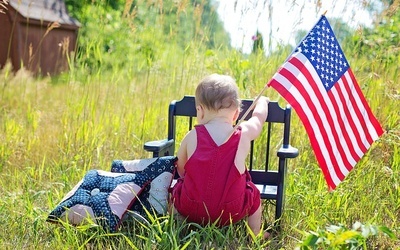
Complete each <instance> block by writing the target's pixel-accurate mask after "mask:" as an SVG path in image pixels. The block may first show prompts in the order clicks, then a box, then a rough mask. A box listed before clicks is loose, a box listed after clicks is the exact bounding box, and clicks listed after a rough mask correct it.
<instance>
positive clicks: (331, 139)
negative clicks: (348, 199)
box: [285, 53, 354, 176]
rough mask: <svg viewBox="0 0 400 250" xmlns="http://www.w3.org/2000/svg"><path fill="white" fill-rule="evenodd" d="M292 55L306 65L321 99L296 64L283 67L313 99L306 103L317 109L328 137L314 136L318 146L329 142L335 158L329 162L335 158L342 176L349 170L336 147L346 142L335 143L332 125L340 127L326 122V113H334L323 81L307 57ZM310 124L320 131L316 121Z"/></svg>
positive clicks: (331, 161)
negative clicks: (323, 102) (322, 103)
mask: <svg viewBox="0 0 400 250" xmlns="http://www.w3.org/2000/svg"><path fill="white" fill-rule="evenodd" d="M294 57H297V59H299V61H301V62H302V64H303V65H304V66H305V67H306V69H307V70H308V72H309V73H310V75H311V76H312V78H313V80H314V81H315V82H316V86H317V88H318V90H317V91H318V92H319V93H320V94H321V95H322V99H320V98H318V96H317V94H316V93H315V90H314V89H313V88H312V87H311V85H310V84H309V83H308V79H307V78H306V77H305V76H304V74H303V73H301V72H300V71H299V69H298V68H297V67H296V66H294V65H293V64H291V63H290V62H288V63H287V65H286V67H285V68H286V69H287V70H289V71H290V72H291V73H292V74H293V75H294V76H296V78H297V79H298V80H299V81H300V82H301V83H302V85H303V87H304V88H305V89H306V91H307V94H308V95H309V96H310V98H311V100H315V101H313V102H311V103H308V105H313V106H315V110H317V113H318V114H315V115H318V116H319V117H320V119H321V121H322V125H323V126H322V129H323V130H324V131H325V133H326V134H327V136H328V138H324V136H316V140H317V142H318V145H319V146H320V147H321V145H324V146H325V144H329V145H330V146H331V148H332V154H333V155H334V157H335V159H330V164H331V165H332V166H333V164H334V163H333V162H335V160H336V162H337V166H338V167H339V169H340V171H341V172H342V174H343V175H344V176H346V175H347V174H348V173H349V170H348V169H347V168H346V167H345V163H344V162H343V159H342V156H341V154H340V152H339V150H338V148H339V147H342V146H347V144H344V145H337V144H336V140H335V138H334V135H333V133H334V131H333V130H332V127H335V132H336V131H341V129H340V128H338V124H337V123H333V124H330V123H329V122H328V121H329V120H328V118H327V114H330V115H331V114H335V110H334V108H333V105H332V102H331V100H330V98H329V96H328V94H327V92H326V90H325V88H324V87H323V83H322V82H321V81H320V78H319V76H318V74H317V72H316V71H315V69H314V67H313V66H312V65H311V63H310V62H309V61H308V59H307V57H305V56H304V55H303V54H301V53H298V54H295V55H294ZM297 95H298V96H302V94H300V93H299V92H298V93H297ZM294 96H295V98H296V99H297V96H296V95H294ZM321 100H322V101H324V100H325V103H326V105H327V107H328V110H329V112H326V109H325V108H324V107H322V105H321V102H320V101H321ZM328 100H329V101H328ZM305 105H307V103H305ZM308 105H307V106H308ZM302 107H303V106H302ZM311 114H312V113H311ZM333 120H334V121H335V117H333ZM325 121H326V122H325ZM311 125H312V127H313V130H318V131H320V129H321V128H320V127H319V126H318V123H316V122H314V123H311ZM320 134H322V132H320ZM338 137H340V136H339V135H338ZM347 151H348V148H347ZM345 152H346V151H345ZM328 157H329V158H330V156H329V154H328ZM350 157H351V156H350ZM351 158H352V157H351ZM353 162H354V160H353Z"/></svg>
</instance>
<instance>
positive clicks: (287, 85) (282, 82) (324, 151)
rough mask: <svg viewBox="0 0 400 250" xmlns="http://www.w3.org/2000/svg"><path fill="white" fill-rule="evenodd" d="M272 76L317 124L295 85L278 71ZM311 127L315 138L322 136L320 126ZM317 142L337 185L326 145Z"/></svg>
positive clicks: (338, 181) (312, 121) (337, 179)
mask: <svg viewBox="0 0 400 250" xmlns="http://www.w3.org/2000/svg"><path fill="white" fill-rule="evenodd" d="M274 78H275V79H276V80H277V82H278V83H279V84H280V85H282V86H283V87H284V88H285V89H287V90H288V91H289V92H290V93H291V94H292V95H293V96H295V97H296V101H297V102H298V103H299V108H301V109H302V110H303V112H304V113H305V114H306V117H304V118H306V119H307V120H308V122H309V123H310V124H317V122H316V120H315V119H314V115H313V114H312V111H311V110H310V108H309V105H308V103H307V102H306V101H305V100H304V98H303V96H302V95H301V94H300V92H299V91H298V89H297V88H296V87H295V86H293V85H292V83H291V82H290V81H289V80H288V79H287V78H286V77H284V76H283V75H281V74H279V73H278V74H276V75H275V77H274ZM311 128H312V130H313V132H314V134H315V137H316V138H318V137H319V138H321V137H322V136H321V131H320V128H319V127H318V126H311ZM318 135H319V136H318ZM318 144H319V145H320V147H319V148H320V150H321V153H322V155H323V157H324V159H325V161H326V165H327V169H328V172H329V175H330V176H331V178H332V181H333V182H334V183H335V184H336V185H337V184H339V183H340V179H339V177H338V176H337V174H336V171H335V169H334V168H333V164H332V162H331V159H330V157H329V153H328V149H327V148H326V145H325V144H324V143H320V142H318Z"/></svg>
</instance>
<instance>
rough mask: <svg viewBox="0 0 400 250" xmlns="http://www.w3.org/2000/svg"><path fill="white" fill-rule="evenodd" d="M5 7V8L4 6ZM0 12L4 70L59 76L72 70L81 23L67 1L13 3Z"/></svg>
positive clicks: (12, 0) (0, 58)
mask: <svg viewBox="0 0 400 250" xmlns="http://www.w3.org/2000/svg"><path fill="white" fill-rule="evenodd" d="M0 8H1V7H0ZM2 12H4V13H0V68H3V67H4V65H5V64H6V63H7V61H10V62H11V64H12V66H13V69H14V71H17V70H19V69H20V68H22V67H24V68H26V69H28V70H30V71H32V72H33V73H34V74H40V75H55V74H58V73H60V72H63V71H66V70H68V60H69V59H70V58H71V56H73V54H74V53H72V52H74V51H75V49H76V43H77V35H78V29H79V27H80V23H79V22H78V21H77V20H76V19H73V18H72V17H70V16H69V15H68V13H67V10H66V7H65V3H64V1H63V0H10V1H9V3H8V5H6V9H4V8H3V9H2Z"/></svg>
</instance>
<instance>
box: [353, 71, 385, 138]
mask: <svg viewBox="0 0 400 250" xmlns="http://www.w3.org/2000/svg"><path fill="white" fill-rule="evenodd" d="M348 71H349V76H350V78H351V80H352V81H353V82H357V81H356V78H355V76H354V74H353V71H352V70H351V69H350V68H349V70H348ZM354 85H355V86H354V89H355V90H356V92H357V94H358V96H359V97H360V100H361V102H362V104H363V108H364V109H365V110H366V112H367V114H368V118H369V121H370V123H371V125H372V127H373V129H374V132H375V133H376V137H374V138H373V141H371V142H370V143H371V144H372V143H373V142H374V141H375V140H376V139H378V138H379V137H380V136H381V135H382V134H383V133H384V130H383V128H382V126H381V125H380V123H379V121H378V120H377V119H376V117H375V116H374V114H373V113H372V110H371V108H370V107H369V105H368V103H367V100H366V99H365V97H364V95H363V93H362V92H361V88H360V86H358V84H354ZM368 131H371V130H368Z"/></svg>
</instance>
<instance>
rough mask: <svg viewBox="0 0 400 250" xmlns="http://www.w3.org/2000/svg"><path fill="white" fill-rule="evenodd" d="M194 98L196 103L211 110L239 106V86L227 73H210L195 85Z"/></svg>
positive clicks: (236, 107)
mask: <svg viewBox="0 0 400 250" xmlns="http://www.w3.org/2000/svg"><path fill="white" fill-rule="evenodd" d="M195 99H196V105H203V106H204V108H206V109H208V110H213V111H218V110H220V109H225V108H231V109H238V108H240V106H241V101H240V98H239V88H238V86H237V85H236V82H235V79H233V78H232V77H231V76H228V75H219V74H212V75H209V76H206V77H205V78H203V79H202V80H201V81H200V83H199V85H197V88H196V96H195Z"/></svg>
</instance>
